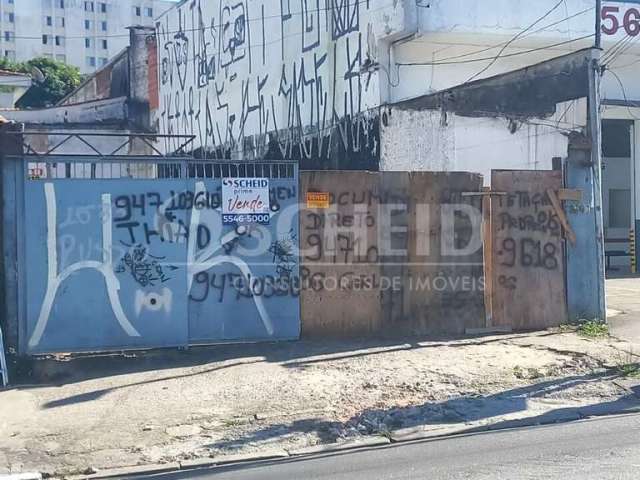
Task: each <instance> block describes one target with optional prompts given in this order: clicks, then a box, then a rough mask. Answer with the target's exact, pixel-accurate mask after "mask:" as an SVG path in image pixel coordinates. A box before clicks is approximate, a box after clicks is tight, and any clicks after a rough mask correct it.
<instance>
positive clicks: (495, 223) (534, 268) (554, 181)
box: [491, 170, 567, 330]
mask: <svg viewBox="0 0 640 480" xmlns="http://www.w3.org/2000/svg"><path fill="white" fill-rule="evenodd" d="M561 187H562V173H561V172H559V171H507V170H504V171H493V172H492V188H493V189H495V190H500V191H506V192H508V193H509V194H508V195H507V196H505V197H496V198H493V199H492V205H491V219H492V239H493V245H492V246H493V252H492V255H493V261H492V264H493V272H492V276H493V279H494V292H493V299H492V306H493V325H494V326H496V325H497V326H512V327H513V329H514V330H527V329H540V328H547V327H551V326H557V325H559V324H561V323H562V322H564V321H566V319H567V304H566V293H565V279H564V275H565V274H564V268H565V267H564V243H563V239H562V228H561V227H562V225H561V222H560V220H559V218H558V216H557V215H556V213H555V209H554V207H553V204H552V201H551V199H550V198H549V195H548V193H547V192H548V190H550V189H552V190H554V191H556V190H558V189H560V188H561Z"/></svg>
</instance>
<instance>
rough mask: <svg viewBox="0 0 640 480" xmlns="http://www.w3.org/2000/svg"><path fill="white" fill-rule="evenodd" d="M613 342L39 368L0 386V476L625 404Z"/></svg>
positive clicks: (230, 353)
mask: <svg viewBox="0 0 640 480" xmlns="http://www.w3.org/2000/svg"><path fill="white" fill-rule="evenodd" d="M628 349H629V345H628V344H627V343H625V342H622V341H619V340H616V339H613V338H600V339H589V338H584V337H580V336H579V335H577V334H576V333H574V332H572V331H568V329H566V328H565V329H559V330H555V331H547V332H538V333H534V334H509V335H499V336H486V337H479V338H465V339H459V340H442V341H437V340H433V339H429V340H423V341H421V340H419V339H415V338H412V339H407V340H405V341H400V342H398V341H393V342H389V341H377V342H376V341H373V340H370V341H352V342H328V341H324V342H296V343H280V344H263V345H234V346H231V345H229V346H218V347H209V348H198V349H192V350H190V351H187V352H178V351H167V350H165V351H158V352H147V353H138V354H128V355H127V356H120V357H113V356H111V357H106V356H96V357H90V358H79V359H71V360H70V359H66V361H58V362H52V361H48V362H43V363H41V364H38V365H39V366H38V368H39V369H41V370H42V371H40V372H39V376H40V377H42V376H45V377H46V378H49V382H50V384H49V385H22V386H19V385H18V386H14V387H13V388H11V389H8V390H4V391H0V405H2V408H0V474H2V473H7V472H27V471H39V472H44V473H47V474H55V475H56V476H64V475H70V474H78V473H82V472H92V471H96V470H103V469H112V468H120V467H127V466H134V465H145V466H147V465H154V464H155V465H158V464H161V466H160V467H159V468H166V466H167V465H176V464H179V465H183V464H189V462H196V463H197V462H199V461H205V462H206V461H208V462H211V461H213V462H216V463H222V462H225V461H232V460H234V459H237V458H238V455H242V456H244V457H245V458H246V456H249V457H251V456H265V455H266V456H276V457H277V456H286V455H296V454H303V453H309V452H314V451H318V449H319V450H322V449H323V448H324V447H325V446H326V445H329V444H330V445H331V448H334V445H335V444H336V443H337V444H340V445H343V444H349V442H357V441H364V442H366V441H367V439H376V438H377V439H378V440H380V439H381V438H382V439H383V440H385V439H386V440H388V439H389V438H391V439H392V440H394V441H400V440H403V439H404V440H407V439H412V438H421V437H423V436H424V435H431V434H434V435H440V434H446V433H447V432H451V431H461V430H465V429H466V430H469V429H483V428H484V429H486V428H494V427H495V428H500V427H509V426H518V425H521V424H522V422H523V421H524V422H534V423H549V422H554V421H561V420H567V419H578V418H584V417H588V416H592V415H599V414H606V413H609V412H619V411H628V410H634V409H639V408H640V401H639V399H638V397H637V395H638V394H640V390H639V388H638V386H637V382H636V383H634V381H631V379H629V378H627V379H623V378H621V373H620V371H619V369H618V367H619V365H620V364H621V362H624V361H625V357H624V352H626V351H628ZM28 381H30V382H32V380H28Z"/></svg>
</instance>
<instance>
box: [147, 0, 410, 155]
mask: <svg viewBox="0 0 640 480" xmlns="http://www.w3.org/2000/svg"><path fill="white" fill-rule="evenodd" d="M402 8H403V7H402V5H401V3H400V2H393V3H392V4H389V5H382V6H375V5H374V2H370V1H369V0H366V1H362V0H331V1H330V0H296V1H293V0H278V1H267V0H213V1H206V2H205V1H204V0H191V1H187V2H184V3H182V4H181V5H178V6H176V7H175V8H172V9H170V10H168V11H167V13H166V14H165V15H163V16H162V17H161V18H160V19H159V20H158V22H157V25H156V27H157V32H158V37H157V38H158V52H159V56H160V69H159V80H160V92H161V108H160V112H159V117H160V128H161V130H162V132H163V133H168V134H177V133H185V132H188V133H190V134H191V133H196V135H197V141H196V144H197V145H199V146H201V147H202V150H203V152H204V153H205V154H206V155H208V156H209V157H210V158H218V157H223V158H227V157H228V156H229V155H231V154H232V153H233V152H235V151H241V152H243V153H245V156H247V154H252V156H254V157H262V158H266V157H269V158H296V159H300V160H309V159H330V158H332V157H333V156H335V155H344V154H345V152H349V153H350V154H352V155H353V154H356V156H357V155H358V154H361V155H362V156H363V158H365V157H369V158H370V157H373V158H376V157H377V156H378V148H379V141H378V140H379V139H378V122H377V120H378V117H377V114H376V113H372V112H369V109H371V108H372V107H376V106H378V105H379V98H380V95H379V91H378V87H377V85H378V75H379V73H378V72H377V71H374V69H368V68H367V65H371V64H375V63H376V62H377V55H378V54H377V42H378V37H382V36H385V35H392V34H393V33H394V31H395V28H396V23H394V22H396V21H397V22H398V23H399V21H400V19H401V18H402V16H403V12H402ZM376 18H384V19H385V21H384V22H378V21H376ZM165 147H166V148H167V149H168V150H170V149H171V147H175V146H174V145H169V144H167V145H165Z"/></svg>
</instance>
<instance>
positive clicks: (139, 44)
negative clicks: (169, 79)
mask: <svg viewBox="0 0 640 480" xmlns="http://www.w3.org/2000/svg"><path fill="white" fill-rule="evenodd" d="M129 42H130V43H129V102H128V103H129V119H130V120H131V121H133V122H134V123H135V124H136V125H138V126H139V127H141V128H143V129H144V130H147V131H151V130H152V129H153V127H154V119H153V118H152V108H151V102H150V100H151V99H152V97H153V99H154V100H155V103H156V108H157V103H158V102H157V95H158V92H157V58H153V61H150V58H151V56H152V55H156V56H157V49H156V37H155V29H154V28H153V27H143V26H134V27H129ZM154 65H155V67H156V68H155V72H156V77H155V78H154V77H153V76H152V75H150V70H153V68H151V67H153V66H154ZM154 85H155V93H153V92H154V89H153V86H154ZM152 93H153V95H152Z"/></svg>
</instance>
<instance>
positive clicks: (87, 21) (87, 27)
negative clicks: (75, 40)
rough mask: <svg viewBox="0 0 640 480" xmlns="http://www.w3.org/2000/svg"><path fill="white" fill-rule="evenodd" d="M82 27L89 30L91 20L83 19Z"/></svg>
mask: <svg viewBox="0 0 640 480" xmlns="http://www.w3.org/2000/svg"><path fill="white" fill-rule="evenodd" d="M84 29H85V30H91V20H85V21H84Z"/></svg>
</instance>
